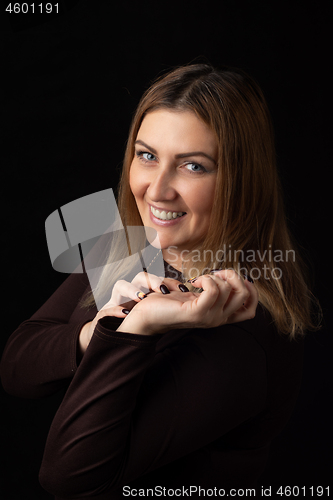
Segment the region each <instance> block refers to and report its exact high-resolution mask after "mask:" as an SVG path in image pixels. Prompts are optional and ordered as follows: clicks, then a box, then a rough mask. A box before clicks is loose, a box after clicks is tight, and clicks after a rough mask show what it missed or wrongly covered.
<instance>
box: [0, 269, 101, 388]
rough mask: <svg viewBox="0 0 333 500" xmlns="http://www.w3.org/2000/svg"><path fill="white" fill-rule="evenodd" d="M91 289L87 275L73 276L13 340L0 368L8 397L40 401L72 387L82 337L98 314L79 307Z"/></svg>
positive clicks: (20, 328) (21, 327)
mask: <svg viewBox="0 0 333 500" xmlns="http://www.w3.org/2000/svg"><path fill="white" fill-rule="evenodd" d="M87 289H89V282H88V279H87V277H86V275H83V274H72V275H71V276H69V277H68V278H67V279H66V280H65V281H64V283H63V284H62V285H61V286H60V287H59V288H58V289H57V290H56V292H55V293H54V294H53V295H52V296H51V297H50V298H49V300H48V301H47V302H46V303H45V304H44V305H43V306H42V307H41V308H40V309H39V310H38V311H37V312H36V313H35V314H34V315H33V316H32V317H31V318H30V319H29V320H27V321H24V322H23V323H21V325H20V326H19V327H18V328H17V329H16V330H15V332H14V333H13V334H12V335H11V336H10V338H9V339H8V342H7V344H6V347H5V349H4V352H3V355H2V359H1V366H0V368H1V382H2V385H3V387H4V389H5V390H6V391H7V392H8V393H10V394H12V395H14V396H18V397H24V398H39V397H43V396H48V395H50V394H52V393H54V392H55V391H57V390H59V389H61V388H63V387H65V386H66V385H68V383H69V381H70V380H71V378H72V377H73V375H74V373H75V371H76V369H77V344H78V335H79V333H80V331H81V328H82V326H83V325H84V324H85V323H86V322H87V321H89V320H91V319H92V318H93V317H94V316H95V314H96V312H97V311H96V310H91V311H90V312H89V313H87V312H85V311H84V310H82V309H81V311H79V306H78V303H79V301H80V300H81V298H82V297H83V295H84V294H85V292H86V291H87ZM75 312H77V313H76V314H75Z"/></svg>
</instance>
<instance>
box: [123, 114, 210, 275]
mask: <svg viewBox="0 0 333 500" xmlns="http://www.w3.org/2000/svg"><path fill="white" fill-rule="evenodd" d="M148 144H149V146H148ZM142 146H145V147H146V150H142V149H141V148H142ZM217 153H218V145H217V138H216V136H215V134H214V132H213V131H212V130H211V129H210V128H209V127H208V126H207V125H206V124H205V123H204V122H203V121H202V120H200V119H199V118H197V116H196V115H195V114H194V113H193V112H189V111H182V112H180V111H170V110H165V109H160V110H157V111H153V112H151V113H149V114H147V116H146V117H145V118H144V120H143V122H142V124H141V127H140V129H139V132H138V135H137V140H136V141H135V155H134V158H133V161H132V164H131V167H130V187H131V191H132V193H133V196H134V198H135V201H136V204H137V207H138V210H139V213H140V217H141V220H142V222H143V224H144V225H145V226H148V227H149V226H151V227H153V228H154V229H156V230H157V234H158V238H159V241H160V245H161V248H162V249H163V257H164V258H165V260H166V261H168V260H169V259H168V247H170V246H172V245H174V247H176V250H175V252H177V253H178V254H179V255H180V253H181V252H182V251H183V250H192V249H194V248H196V247H197V245H198V244H199V243H200V242H201V241H202V240H203V238H204V237H205V236H206V234H207V231H208V227H209V222H210V218H211V211H212V207H213V202H214V193H215V186H216V175H217V166H216V159H217ZM199 160H200V163H198V162H199ZM173 214H175V216H174V215H173ZM179 214H180V215H179ZM174 267H176V268H177V269H179V270H180V271H181V269H182V260H181V258H180V257H179V258H178V261H177V263H176V264H174Z"/></svg>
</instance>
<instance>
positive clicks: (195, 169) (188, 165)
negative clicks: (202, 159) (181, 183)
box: [183, 162, 207, 174]
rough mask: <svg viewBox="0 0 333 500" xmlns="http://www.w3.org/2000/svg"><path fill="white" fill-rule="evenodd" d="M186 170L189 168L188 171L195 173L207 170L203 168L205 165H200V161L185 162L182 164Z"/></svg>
mask: <svg viewBox="0 0 333 500" xmlns="http://www.w3.org/2000/svg"><path fill="white" fill-rule="evenodd" d="M183 166H184V167H185V168H186V169H187V170H189V171H190V172H193V173H194V174H196V173H199V174H200V173H204V172H207V170H206V169H205V167H203V166H202V165H200V163H190V162H189V163H185V164H184V165H183Z"/></svg>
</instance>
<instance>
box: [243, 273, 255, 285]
mask: <svg viewBox="0 0 333 500" xmlns="http://www.w3.org/2000/svg"><path fill="white" fill-rule="evenodd" d="M243 275H244V279H245V280H247V281H248V282H249V283H253V279H252V278H251V276H249V275H248V274H247V273H243Z"/></svg>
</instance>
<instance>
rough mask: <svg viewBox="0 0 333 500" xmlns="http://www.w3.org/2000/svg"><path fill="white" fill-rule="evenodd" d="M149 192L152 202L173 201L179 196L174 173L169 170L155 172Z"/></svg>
mask: <svg viewBox="0 0 333 500" xmlns="http://www.w3.org/2000/svg"><path fill="white" fill-rule="evenodd" d="M147 192H148V195H149V198H150V199H151V201H155V202H158V201H162V200H173V199H174V198H175V197H176V196H177V191H176V189H175V182H174V175H173V173H172V172H170V171H169V170H168V169H159V170H158V172H154V173H153V174H152V177H151V179H150V183H149V187H148V189H147Z"/></svg>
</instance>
